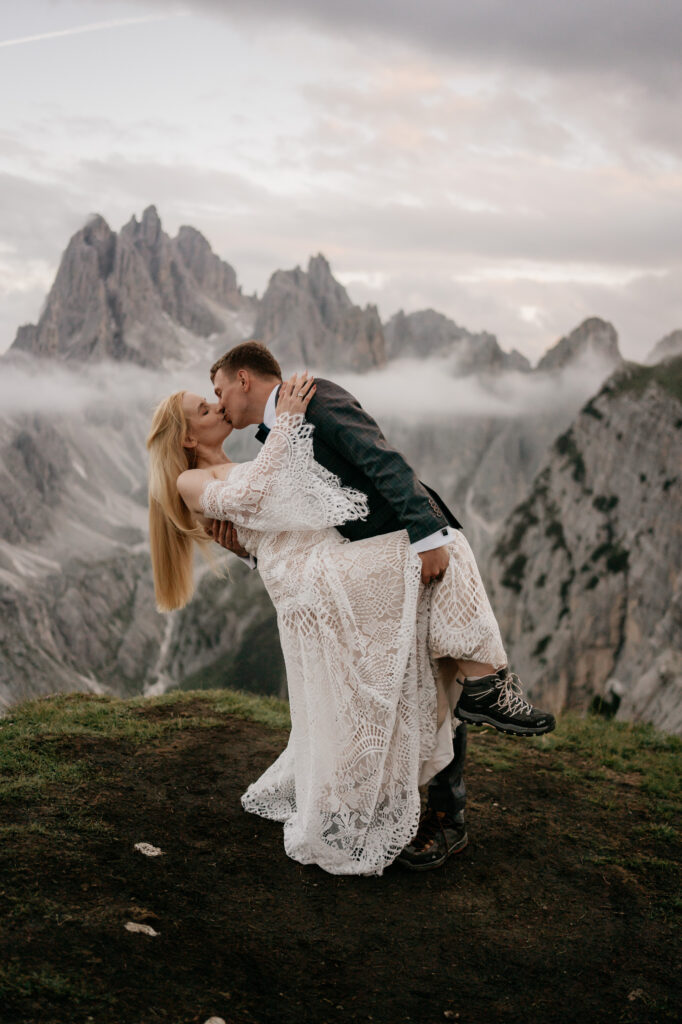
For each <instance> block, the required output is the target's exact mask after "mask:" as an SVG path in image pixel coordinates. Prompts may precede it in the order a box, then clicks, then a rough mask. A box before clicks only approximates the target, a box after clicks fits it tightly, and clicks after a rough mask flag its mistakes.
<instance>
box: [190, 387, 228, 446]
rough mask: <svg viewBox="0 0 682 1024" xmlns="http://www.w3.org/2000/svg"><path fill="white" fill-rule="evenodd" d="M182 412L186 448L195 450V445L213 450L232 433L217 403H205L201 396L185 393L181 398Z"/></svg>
mask: <svg viewBox="0 0 682 1024" xmlns="http://www.w3.org/2000/svg"><path fill="white" fill-rule="evenodd" d="M182 411H183V412H184V414H185V419H186V420H187V437H186V439H185V440H186V442H187V443H186V447H187V448H196V447H197V445H201V446H202V447H205V448H213V447H215V446H216V445H220V444H222V443H223V441H224V440H225V438H226V437H229V436H230V434H231V433H232V424H231V423H228V422H227V420H226V419H225V416H224V414H223V410H222V407H221V406H220V404H219V403H218V402H207V401H206V399H205V398H202V397H201V395H194V394H192V392H191V391H186V392H185V394H184V395H183V397H182Z"/></svg>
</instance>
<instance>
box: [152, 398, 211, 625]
mask: <svg viewBox="0 0 682 1024" xmlns="http://www.w3.org/2000/svg"><path fill="white" fill-rule="evenodd" d="M184 394H185V392H184V391H176V392H175V393H174V394H172V395H170V396H169V397H168V398H165V399H164V400H163V402H159V404H158V405H157V407H156V409H155V410H154V416H153V418H152V426H151V430H150V431H149V437H148V438H147V448H148V449H149V544H150V548H151V556H152V572H153V574H154V592H155V594H156V604H157V607H158V609H159V611H161V612H169V611H172V610H173V609H174V608H182V607H183V606H184V605H186V604H187V602H188V601H189V599H190V598H191V596H192V594H193V593H194V573H193V563H194V544H195V543H198V544H202V545H205V544H206V543H207V538H206V534H205V533H204V531H203V529H202V527H201V526H199V525H198V524H197V523H196V522H195V521H194V516H193V514H192V512H191V511H190V509H189V508H188V507H187V505H186V504H185V503H184V501H183V500H182V498H181V497H180V495H179V493H178V489H177V486H176V481H177V479H178V477H179V476H180V474H181V473H182V472H183V471H184V470H186V469H193V468H194V463H195V455H194V451H193V449H191V448H184V447H183V441H184V439H185V437H186V436H187V430H188V427H187V420H186V418H185V414H184V412H183V410H182V398H183V395H184Z"/></svg>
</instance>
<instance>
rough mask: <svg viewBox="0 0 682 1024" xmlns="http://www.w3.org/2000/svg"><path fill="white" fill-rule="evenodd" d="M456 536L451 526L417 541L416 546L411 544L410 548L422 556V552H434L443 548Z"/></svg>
mask: <svg viewBox="0 0 682 1024" xmlns="http://www.w3.org/2000/svg"><path fill="white" fill-rule="evenodd" d="M454 535H455V531H454V530H453V529H452V527H451V526H444V527H443V529H442V530H438V531H437V532H436V533H431V534H429V536H428V537H422V539H421V540H416V541H415V542H414V544H410V547H411V549H412V550H413V551H414V552H415V553H416V554H420V553H421V552H422V551H433V549H434V548H442V547H443V545H444V544H449V543H450V541H451V540H452V539H453V537H454Z"/></svg>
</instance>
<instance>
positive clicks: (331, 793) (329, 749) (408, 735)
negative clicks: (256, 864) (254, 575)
mask: <svg viewBox="0 0 682 1024" xmlns="http://www.w3.org/2000/svg"><path fill="white" fill-rule="evenodd" d="M313 430H314V427H313V426H312V425H311V424H309V423H306V422H305V421H304V419H303V416H302V415H295V416H293V415H287V414H285V415H279V416H278V417H277V422H276V425H275V426H274V428H273V429H272V430H271V431H270V434H269V436H268V439H267V441H266V442H265V444H264V445H263V449H262V451H261V452H260V453H259V455H258V457H257V458H256V459H255V460H254V461H253V462H248V463H240V464H237V465H236V466H234V467H233V468H232V469H231V470H230V472H229V474H228V476H227V478H226V479H225V480H224V481H222V480H216V481H212V482H210V483H209V484H207V486H206V487H205V489H204V492H203V495H202V507H203V509H204V512H205V514H206V515H207V516H209V517H210V518H213V519H230V520H232V521H233V522H234V523H235V525H236V526H237V527H238V532H239V539H240V542H241V543H242V544H243V546H244V547H245V548H246V549H247V550H248V551H249V552H250V553H252V554H254V555H256V556H257V558H258V570H259V572H260V574H261V577H262V579H263V582H264V584H265V586H266V588H267V590H268V593H269V595H270V597H271V598H272V601H273V604H274V606H275V609H276V611H277V623H278V627H279V633H280V640H281V644H282V651H283V653H284V660H285V665H286V672H287V682H288V688H289V701H290V707H291V734H290V737H289V742H288V744H287V747H286V749H285V750H284V751H283V752H282V754H281V755H280V756H279V757H278V758H277V760H276V761H275V762H274V763H273V764H272V765H271V766H270V767H269V768H268V769H267V770H266V771H265V772H264V774H263V775H262V776H261V777H260V778H259V779H257V780H256V781H255V782H254V783H252V784H251V785H250V786H249V788H248V789H247V791H246V793H245V794H244V795H243V796H242V805H243V806H244V808H245V809H246V810H247V811H251V812H253V813H254V814H258V815H261V816H262V817H265V818H272V819H275V820H277V821H281V822H283V823H284V845H285V849H286V852H287V854H288V855H289V856H290V857H292V858H293V859H294V860H297V861H300V862H301V863H303V864H313V863H314V864H318V865H319V866H320V867H321V868H323V869H324V870H326V871H329V872H331V873H333V874H376V875H380V874H381V873H382V872H383V870H384V868H386V867H387V866H388V865H389V864H390V863H391V862H392V861H393V860H394V859H395V858H396V856H397V855H398V854H399V853H400V851H401V850H402V849H403V848H404V847H405V846H406V845H407V844H408V843H409V841H410V840H411V838H412V837H413V836H414V834H415V832H416V829H417V825H418V821H419V811H420V798H419V790H418V785H419V784H420V783H423V782H426V781H428V779H430V778H432V777H433V775H434V774H435V773H436V772H437V771H439V770H440V769H441V768H443V767H445V765H446V764H448V763H449V762H450V760H451V759H452V756H453V752H452V730H451V724H450V719H449V715H448V716H447V720H445V721H443V722H442V723H441V724H440V726H439V722H438V701H437V685H436V679H435V676H434V662H433V658H435V657H444V656H450V657H453V658H466V659H469V660H475V661H483V662H490V663H492V664H494V665H501V664H503V663H504V662H505V661H506V657H505V653H504V648H503V646H502V641H501V639H500V634H499V629H498V626H497V622H496V620H495V617H494V615H493V613H492V609H491V608H490V604H489V602H488V599H487V596H486V593H485V590H484V588H483V584H482V582H481V578H480V575H479V573H478V568H477V566H476V562H475V559H474V556H473V553H472V552H471V548H470V547H469V544H468V542H467V541H466V538H465V537H464V535H463V534H462V533H461V532H459V531H458V532H457V534H456V539H455V540H454V541H452V543H451V544H450V545H449V546H450V551H451V557H450V564H449V567H448V570H447V572H446V576H445V579H444V580H443V581H442V582H441V583H439V584H434V585H432V586H430V587H423V586H422V585H421V582H420V572H421V562H420V559H419V556H418V555H416V554H414V553H413V552H412V550H411V548H410V541H409V538H408V535H407V532H406V531H404V530H400V531H397V532H395V533H390V534H384V535H381V536H378V537H371V538H368V539H366V540H361V541H355V542H354V543H350V542H349V541H348V540H346V539H345V538H344V537H342V536H341V534H340V533H339V532H338V531H337V530H336V529H335V528H334V527H335V525H339V524H341V523H343V522H346V521H348V520H351V519H357V518H364V516H366V515H367V513H368V507H367V499H366V497H365V495H364V494H362V493H361V492H359V491H356V490H353V489H351V488H348V487H343V486H341V484H340V482H339V480H338V478H337V477H335V476H334V475H333V474H331V473H329V472H328V471H327V470H326V469H324V468H323V467H322V466H320V465H319V463H317V462H315V460H314V458H313V447H312V432H313ZM451 703H452V702H451ZM441 717H442V716H441Z"/></svg>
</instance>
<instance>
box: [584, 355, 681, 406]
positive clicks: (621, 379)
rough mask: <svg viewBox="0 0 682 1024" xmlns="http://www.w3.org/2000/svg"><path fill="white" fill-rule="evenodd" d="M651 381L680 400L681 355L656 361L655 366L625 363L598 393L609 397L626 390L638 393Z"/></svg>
mask: <svg viewBox="0 0 682 1024" xmlns="http://www.w3.org/2000/svg"><path fill="white" fill-rule="evenodd" d="M652 383H653V384H657V385H658V386H659V387H661V388H663V389H664V390H665V391H667V392H668V393H669V394H671V395H673V396H674V397H675V398H676V399H677V400H678V401H679V402H682V356H677V357H675V358H674V359H669V360H666V361H664V362H662V363H656V365H655V366H642V365H640V364H639V363H626V365H625V366H624V367H623V369H622V370H621V371H620V372H619V373H617V374H616V375H615V376H614V377H613V378H611V380H610V381H609V382H608V384H606V385H605V386H604V388H602V391H601V392H600V393H601V394H606V395H608V396H609V397H610V398H614V397H616V396H617V395H621V394H624V393H627V392H632V393H634V394H635V395H640V394H641V393H642V392H643V391H644V390H645V388H647V387H648V386H649V384H652Z"/></svg>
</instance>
